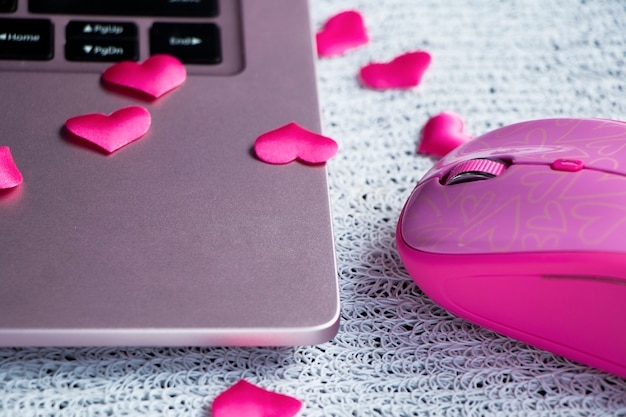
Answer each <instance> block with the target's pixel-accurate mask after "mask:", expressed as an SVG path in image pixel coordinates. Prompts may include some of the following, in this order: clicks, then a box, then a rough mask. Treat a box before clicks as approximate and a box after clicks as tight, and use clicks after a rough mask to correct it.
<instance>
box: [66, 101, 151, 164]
mask: <svg viewBox="0 0 626 417" xmlns="http://www.w3.org/2000/svg"><path fill="white" fill-rule="evenodd" d="M150 123H151V117H150V113H149V112H148V110H146V109H145V108H143V107H140V106H132V107H125V108H123V109H120V110H117V111H116V112H113V113H111V114H110V115H108V116H107V115H104V114H98V113H96V114H85V115H82V116H76V117H72V118H71V119H68V120H67V121H66V122H65V127H66V128H67V130H68V131H69V132H70V133H71V134H73V135H75V136H77V137H79V138H82V139H84V140H87V141H89V142H91V143H93V144H95V145H97V146H99V147H100V148H102V149H104V150H105V151H107V152H109V153H111V152H115V151H116V150H118V149H119V148H121V147H122V146H124V145H127V144H129V143H130V142H133V141H135V140H137V139H139V138H140V137H142V136H143V135H144V134H145V133H146V132H147V131H148V129H149V128H150Z"/></svg>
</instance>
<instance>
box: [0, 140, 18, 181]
mask: <svg viewBox="0 0 626 417" xmlns="http://www.w3.org/2000/svg"><path fill="white" fill-rule="evenodd" d="M23 180H24V178H23V177H22V173H21V172H20V170H19V169H18V168H17V165H15V161H13V156H12V155H11V150H10V149H9V147H8V146H0V189H3V190H5V189H8V188H14V187H17V186H18V185H20V184H21V183H22V181H23Z"/></svg>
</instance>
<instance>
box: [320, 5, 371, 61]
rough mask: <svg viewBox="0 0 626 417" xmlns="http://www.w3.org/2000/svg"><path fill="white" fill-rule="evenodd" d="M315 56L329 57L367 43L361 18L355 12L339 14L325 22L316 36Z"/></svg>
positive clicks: (367, 37)
mask: <svg viewBox="0 0 626 417" xmlns="http://www.w3.org/2000/svg"><path fill="white" fill-rule="evenodd" d="M316 42H317V55H318V56H320V57H331V56H337V55H342V54H344V53H345V52H347V51H349V50H351V49H354V48H358V47H359V46H362V45H365V44H367V43H368V42H369V36H368V34H367V29H366V27H365V23H364V22H363V16H361V14H360V13H359V12H357V11H356V10H348V11H345V12H341V13H339V14H337V15H335V16H333V17H331V18H330V19H328V20H327V21H326V24H325V25H324V27H323V28H322V29H321V30H320V31H319V32H318V33H317V35H316Z"/></svg>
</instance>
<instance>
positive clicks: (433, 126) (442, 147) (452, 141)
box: [417, 112, 472, 157]
mask: <svg viewBox="0 0 626 417" xmlns="http://www.w3.org/2000/svg"><path fill="white" fill-rule="evenodd" d="M464 129H465V123H464V122H463V119H462V118H461V116H459V115H458V114H455V113H449V112H443V113H440V114H438V115H436V116H433V117H431V118H430V119H428V121H427V122H426V124H425V125H424V127H423V128H422V134H421V136H422V137H421V140H420V144H419V146H418V148H417V151H418V152H420V153H425V154H429V155H433V156H437V157H443V156H445V155H447V154H448V153H449V152H450V151H452V150H453V149H455V148H457V147H459V146H461V145H462V144H464V143H465V142H468V141H470V140H472V136H470V135H468V134H467V133H465V131H464Z"/></svg>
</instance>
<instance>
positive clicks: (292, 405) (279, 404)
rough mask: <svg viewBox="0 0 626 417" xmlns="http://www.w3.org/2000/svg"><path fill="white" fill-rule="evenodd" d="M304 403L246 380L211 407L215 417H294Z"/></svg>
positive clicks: (228, 391) (219, 396)
mask: <svg viewBox="0 0 626 417" xmlns="http://www.w3.org/2000/svg"><path fill="white" fill-rule="evenodd" d="M301 408H302V401H300V400H298V399H297V398H293V397H290V396H288V395H284V394H278V393H275V392H271V391H267V390H264V389H263V388H260V387H257V386H256V385H253V384H251V383H249V382H247V381H245V380H243V379H242V380H241V381H239V382H237V383H236V384H235V385H233V386H232V387H230V388H229V389H227V390H226V391H224V392H222V393H221V394H220V395H218V396H217V397H216V398H215V400H214V401H213V405H212V406H211V413H212V415H213V417H293V416H295V415H296V414H298V412H299V411H300V409H301Z"/></svg>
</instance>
